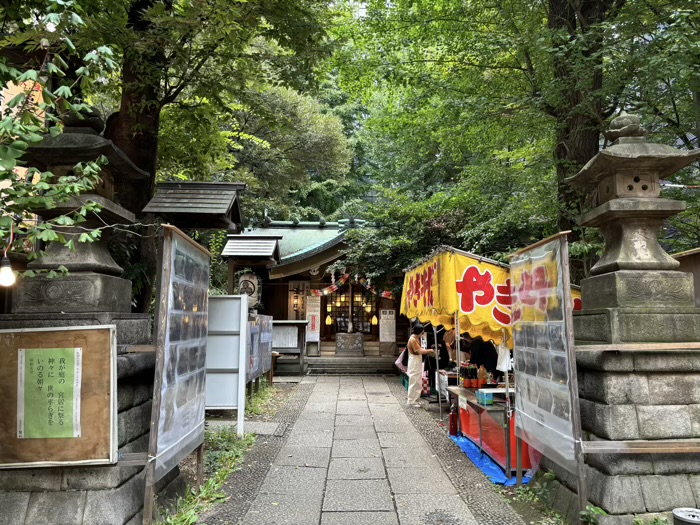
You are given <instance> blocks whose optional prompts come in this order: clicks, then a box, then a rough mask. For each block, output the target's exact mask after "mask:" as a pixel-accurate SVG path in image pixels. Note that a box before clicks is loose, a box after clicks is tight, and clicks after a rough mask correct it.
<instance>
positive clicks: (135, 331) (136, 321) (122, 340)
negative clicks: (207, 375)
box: [0, 312, 151, 345]
mask: <svg viewBox="0 0 700 525" xmlns="http://www.w3.org/2000/svg"><path fill="white" fill-rule="evenodd" d="M106 324H114V325H116V326H117V344H118V345H147V344H149V343H150V342H151V317H150V316H149V315H148V314H131V313H121V312H95V313H91V314H86V313H83V314H51V315H50V316H48V315H45V314H10V315H0V330H10V329H16V328H54V327H62V326H94V325H106Z"/></svg>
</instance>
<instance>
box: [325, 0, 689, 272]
mask: <svg viewBox="0 0 700 525" xmlns="http://www.w3.org/2000/svg"><path fill="white" fill-rule="evenodd" d="M567 5H570V3H568V2H566V1H561V2H560V1H553V2H549V3H541V4H532V5H531V4H530V3H523V2H517V1H509V0H506V1H504V2H498V3H497V4H493V3H485V2H481V1H476V2H466V3H465V2H456V3H455V2H448V1H442V0H431V1H418V2H415V1H410V2H409V1H402V0H399V1H397V2H391V3H386V2H380V1H376V2H375V1H372V2H368V3H366V4H363V7H362V8H361V9H360V8H358V7H357V4H356V3H355V2H347V3H346V10H345V19H344V23H343V24H342V25H339V26H337V28H336V30H335V31H336V33H335V36H336V38H337V42H338V45H337V47H336V54H335V55H334V62H333V66H334V68H335V70H334V71H337V72H338V78H339V79H340V85H341V87H342V88H343V89H345V90H346V91H347V92H348V93H350V95H351V101H353V102H354V103H355V104H358V105H360V106H361V107H362V111H361V112H358V113H356V114H355V122H354V124H355V129H356V130H357V131H356V132H355V133H354V138H355V139H356V141H357V143H358V144H359V145H360V147H359V148H357V149H356V151H361V153H362V156H361V157H357V158H359V159H360V160H361V163H362V168H361V172H362V173H363V174H364V175H365V176H366V177H367V178H368V179H369V180H371V181H372V182H374V183H375V184H376V186H375V188H374V192H375V193H376V194H377V195H378V198H377V201H376V203H375V204H374V206H369V208H368V210H366V209H365V208H363V207H361V206H360V207H357V206H356V204H351V203H348V204H347V206H349V207H353V206H355V207H356V208H357V209H359V210H360V211H361V212H362V213H364V214H365V217H364V218H370V219H379V224H380V230H378V231H377V233H376V235H374V237H376V238H375V239H373V238H372V237H373V234H372V233H370V232H366V233H361V234H358V235H357V236H356V237H357V239H351V246H350V250H349V253H348V258H347V261H346V264H347V266H356V267H357V269H358V271H361V272H364V273H367V274H370V275H376V276H377V277H378V278H379V277H380V274H383V273H386V274H388V273H389V272H388V271H387V272H384V271H383V269H382V266H383V265H385V264H386V263H385V261H390V264H391V265H392V268H391V269H390V270H391V271H392V272H396V271H397V270H400V269H401V268H402V267H405V266H406V265H407V261H408V262H412V261H415V260H419V259H421V258H422V257H424V256H425V255H427V254H428V253H430V252H431V251H432V250H433V249H434V248H435V247H436V246H437V245H439V244H441V243H445V242H446V241H449V242H448V243H449V244H452V245H454V246H456V247H459V248H463V249H466V250H468V251H472V252H475V253H478V254H483V255H488V256H491V257H495V258H499V257H502V256H503V254H505V253H507V252H509V251H512V250H515V249H517V248H520V247H522V246H524V245H526V244H529V243H530V242H532V241H533V240H536V239H539V238H542V237H544V236H546V235H548V234H550V233H553V232H555V231H557V230H558V229H560V228H562V226H563V227H565V228H568V227H571V226H572V225H571V224H570V221H571V218H572V217H575V216H577V215H579V214H580V212H581V206H582V202H581V201H580V199H579V198H578V197H577V196H576V195H575V193H574V192H572V191H571V190H570V189H569V188H568V186H567V185H566V184H563V183H561V181H562V179H563V178H564V177H565V176H568V175H571V174H573V173H574V172H575V171H577V170H578V169H579V168H580V167H581V166H583V164H585V162H587V161H588V160H589V159H590V158H591V157H592V156H593V155H594V154H595V153H596V152H597V150H598V145H599V142H600V132H601V131H602V130H604V129H605V126H606V119H608V118H609V117H611V116H612V115H614V114H615V112H616V111H618V110H619V109H627V110H631V111H635V112H637V113H641V114H642V118H643V119H644V120H643V121H644V123H645V125H649V126H650V127H651V130H652V132H653V134H652V136H651V137H650V139H651V140H655V141H661V142H667V143H671V144H675V143H676V141H679V142H680V143H681V144H682V145H684V147H688V148H690V147H696V146H697V141H696V140H695V139H693V134H697V124H696V122H697V121H698V119H697V115H698V111H700V110H699V109H698V108H700V106H698V103H697V100H700V97H697V96H696V95H695V94H697V93H698V91H699V87H698V86H700V82H698V78H700V77H698V72H699V70H698V68H697V64H698V63H700V62H698V60H697V54H696V53H697V50H698V45H697V42H698V41H699V39H698V38H697V35H698V28H699V27H700V25H699V24H698V15H697V12H696V11H697V10H696V9H692V8H691V6H690V2H689V1H688V0H673V1H671V2H666V1H664V2H661V1H658V2H657V1H652V2H646V1H645V2H637V1H628V2H625V3H616V2H608V1H604V0H601V1H597V2H589V3H587V4H586V5H585V6H584V7H582V8H581V9H578V10H572V9H567V8H566V6H567ZM560 8H561V11H558V10H559V9H560ZM686 48H687V50H688V53H685V52H683V51H681V49H686ZM694 140H695V142H694ZM681 179H682V180H683V181H685V182H684V183H685V184H693V182H692V181H697V173H695V172H690V171H688V172H686V173H685V174H680V175H679V176H678V177H677V178H676V179H675V180H674V181H673V182H681ZM695 184H697V182H695ZM667 193H668V194H669V196H672V195H673V196H678V197H680V198H682V199H683V200H687V201H690V203H689V210H688V212H686V213H684V214H681V215H680V216H679V217H677V218H674V219H672V220H671V221H670V223H669V226H668V228H666V229H665V231H664V232H663V234H664V238H665V242H666V244H667V246H669V247H672V248H673V249H674V250H679V249H684V248H690V247H694V246H697V245H698V244H699V242H700V223H698V217H699V216H700V214H699V213H698V212H699V211H700V208H698V205H697V204H696V202H697V201H698V200H699V199H700V192H697V191H695V192H692V193H691V191H678V192H670V191H669V192H667ZM404 196H405V197H404ZM418 203H420V204H418ZM419 205H420V206H421V207H425V208H427V211H426V210H421V211H420V212H416V213H415V215H413V213H412V212H410V213H411V214H412V216H414V217H415V218H417V219H418V220H417V221H416V222H418V224H417V225H414V226H412V227H413V230H412V231H410V232H409V231H407V230H409V229H410V228H411V227H410V226H409V224H411V221H405V220H404V219H405V214H403V213H402V211H400V210H398V209H397V208H399V207H401V208H405V209H411V210H414V209H415V208H416V207H418V206H419ZM387 223H389V224H395V225H401V224H403V223H405V224H406V227H405V228H404V229H403V230H401V231H396V230H397V229H396V228H392V227H389V228H387V227H386V224H387ZM438 225H443V228H444V229H445V230H447V231H448V232H449V234H445V233H444V231H440V230H439V228H437V231H436V228H435V227H436V226H438ZM574 230H575V235H576V239H575V241H576V242H575V243H574V244H573V246H572V251H571V252H572V257H574V258H576V259H578V260H579V261H580V262H581V264H580V265H575V268H576V267H577V266H580V268H578V269H579V271H582V272H583V273H582V275H576V276H575V278H576V280H578V278H580V277H581V276H583V275H585V272H586V271H587V269H588V268H589V267H590V266H591V265H592V263H593V262H594V261H595V259H596V258H597V256H598V255H599V253H600V251H601V249H602V242H601V239H600V237H599V235H598V234H597V233H596V232H590V231H586V230H582V229H580V228H578V227H575V226H574ZM367 252H370V253H371V254H373V253H380V254H381V257H376V258H374V257H372V255H367ZM399 274H400V272H399V273H397V275H399Z"/></svg>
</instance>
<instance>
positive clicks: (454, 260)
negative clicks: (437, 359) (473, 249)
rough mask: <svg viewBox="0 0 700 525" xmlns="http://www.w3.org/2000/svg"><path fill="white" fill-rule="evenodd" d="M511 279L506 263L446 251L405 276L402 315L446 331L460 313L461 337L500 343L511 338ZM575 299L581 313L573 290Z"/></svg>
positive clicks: (445, 249) (576, 292) (576, 294)
mask: <svg viewBox="0 0 700 525" xmlns="http://www.w3.org/2000/svg"><path fill="white" fill-rule="evenodd" d="M509 274H510V270H509V267H508V265H507V264H503V263H499V262H497V261H494V260H491V259H486V258H484V257H480V256H478V255H474V254H471V253H468V252H464V251H461V250H457V249H455V248H449V247H448V248H444V249H442V250H441V251H439V252H438V253H436V254H435V255H434V256H432V257H431V258H430V259H429V260H427V261H425V262H423V263H422V264H420V265H418V266H416V267H413V268H411V269H409V270H407V271H406V275H405V277H404V282H403V295H402V297H401V313H402V314H403V315H405V316H406V317H408V318H409V319H414V318H418V319H420V321H421V322H422V323H428V322H429V323H431V324H432V325H433V326H438V325H443V326H445V328H447V329H451V328H454V327H455V314H458V316H459V327H460V331H461V332H468V333H469V335H470V336H472V337H479V336H481V337H482V338H483V339H484V340H485V341H488V340H493V342H494V343H496V344H501V342H502V340H503V331H504V329H505V331H506V332H507V333H508V334H509V335H510V315H511V311H510V305H511V296H510V277H509ZM572 295H573V297H574V303H575V304H574V309H575V310H578V309H580V308H581V305H580V301H581V293H580V292H579V291H578V290H575V289H574V290H572ZM510 341H511V338H510V337H508V342H509V343H510Z"/></svg>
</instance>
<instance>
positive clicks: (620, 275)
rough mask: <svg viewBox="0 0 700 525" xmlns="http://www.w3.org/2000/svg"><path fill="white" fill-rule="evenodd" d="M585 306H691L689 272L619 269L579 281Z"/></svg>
mask: <svg viewBox="0 0 700 525" xmlns="http://www.w3.org/2000/svg"><path fill="white" fill-rule="evenodd" d="M581 294H582V296H583V304H584V305H586V310H589V309H597V308H618V307H633V308H639V307H642V308H650V307H674V308H675V307H693V306H695V292H694V284H693V276H692V274H689V273H685V272H674V271H628V270H621V271H618V272H613V273H606V274H603V275H596V276H593V277H589V278H588V279H584V280H583V281H581Z"/></svg>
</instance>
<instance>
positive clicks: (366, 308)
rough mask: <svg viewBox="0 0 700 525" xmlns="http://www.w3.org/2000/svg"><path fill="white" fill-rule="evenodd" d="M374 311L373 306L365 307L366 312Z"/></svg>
mask: <svg viewBox="0 0 700 525" xmlns="http://www.w3.org/2000/svg"><path fill="white" fill-rule="evenodd" d="M371 311H372V305H371V304H366V305H365V312H367V313H370V312H371Z"/></svg>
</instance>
